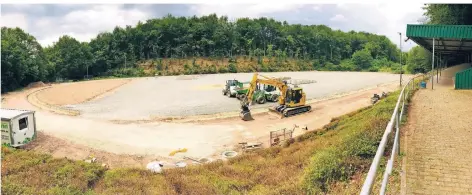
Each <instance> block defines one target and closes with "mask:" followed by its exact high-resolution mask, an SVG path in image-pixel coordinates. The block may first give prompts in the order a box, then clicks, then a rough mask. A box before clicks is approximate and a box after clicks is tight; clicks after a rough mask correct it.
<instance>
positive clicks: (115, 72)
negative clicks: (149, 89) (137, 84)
mask: <svg viewBox="0 0 472 195" xmlns="http://www.w3.org/2000/svg"><path fill="white" fill-rule="evenodd" d="M105 75H106V76H113V77H141V76H145V75H146V73H145V72H144V69H143V68H120V69H112V70H109V71H107V72H106V73H105Z"/></svg>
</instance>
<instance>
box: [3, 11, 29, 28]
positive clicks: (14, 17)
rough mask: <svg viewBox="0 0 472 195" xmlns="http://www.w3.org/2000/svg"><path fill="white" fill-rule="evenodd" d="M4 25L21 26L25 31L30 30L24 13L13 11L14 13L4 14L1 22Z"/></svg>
mask: <svg viewBox="0 0 472 195" xmlns="http://www.w3.org/2000/svg"><path fill="white" fill-rule="evenodd" d="M0 25H1V26H2V27H10V28H15V27H19V28H21V29H23V30H25V31H27V30H28V21H27V19H26V16H25V15H24V14H19V13H13V14H2V18H1V24H0Z"/></svg>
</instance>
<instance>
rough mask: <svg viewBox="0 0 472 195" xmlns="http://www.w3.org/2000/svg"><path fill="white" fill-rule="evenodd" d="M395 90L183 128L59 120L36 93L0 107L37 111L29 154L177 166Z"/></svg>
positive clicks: (316, 122) (315, 124) (320, 120)
mask: <svg viewBox="0 0 472 195" xmlns="http://www.w3.org/2000/svg"><path fill="white" fill-rule="evenodd" d="M115 86H116V85H115V84H111V85H109V84H106V85H102V87H103V89H102V88H97V91H109V92H107V93H113V90H112V91H110V88H113V87H115ZM53 87H54V86H53ZM396 88H397V83H392V84H388V85H382V86H377V87H373V88H372V89H368V90H363V91H358V92H355V93H352V94H349V95H346V96H343V97H339V98H335V99H330V100H321V101H318V102H315V103H313V104H312V107H313V111H312V112H311V113H307V114H304V115H300V116H295V117H290V118H286V119H275V118H273V117H271V116H270V115H267V114H261V115H255V116H254V117H255V119H256V120H254V121H250V122H244V121H241V120H240V119H239V118H230V119H219V120H207V121H201V122H185V123H171V122H155V121H152V122H146V123H134V122H133V123H129V124H116V123H114V122H111V121H109V120H103V119H97V118H86V117H82V116H80V115H79V116H67V115H60V114H55V113H51V112H49V111H47V110H43V109H39V108H37V107H35V106H33V105H31V104H30V103H29V102H28V100H27V98H26V97H27V96H28V94H31V93H33V92H35V91H36V90H40V89H41V88H39V89H29V90H24V91H19V92H15V93H11V94H7V95H5V97H6V100H5V101H4V102H3V105H2V106H3V107H6V108H17V109H18V108H19V109H30V110H36V111H37V127H38V131H40V132H41V134H40V135H39V139H38V140H37V144H36V145H33V146H32V147H31V149H33V150H37V151H43V152H48V153H51V154H53V155H54V156H56V157H68V158H72V159H79V160H80V159H84V158H85V157H87V156H89V155H93V156H96V157H98V159H101V160H102V161H101V162H104V163H107V164H109V165H110V166H112V167H121V166H144V165H145V164H146V163H147V162H149V161H150V160H151V159H154V158H159V159H161V160H166V161H168V162H175V161H180V160H181V159H182V157H183V155H185V156H190V157H194V158H199V157H210V158H214V159H218V158H220V155H219V154H220V153H221V152H222V151H224V150H229V149H233V148H234V146H235V145H237V143H239V142H242V141H261V142H263V143H264V144H265V145H266V146H267V143H268V136H269V132H270V131H271V130H276V129H279V128H283V127H288V128H291V127H293V125H294V124H297V125H300V126H307V127H308V129H310V130H314V129H317V128H320V127H322V126H323V125H325V124H327V123H328V122H329V121H330V120H331V119H332V118H334V117H337V116H340V115H343V114H346V113H349V112H352V111H355V110H357V109H359V108H362V107H365V106H368V105H369V104H370V97H371V96H372V94H373V93H381V92H382V91H393V90H394V89H396ZM90 94H93V96H94V97H95V96H97V95H99V93H93V92H92V93H90ZM83 99H87V98H83ZM302 133H304V131H302V130H296V131H295V135H299V134H302ZM178 148H188V152H186V153H185V154H178V155H176V156H175V157H169V156H168V154H169V153H170V152H171V151H173V150H175V149H178ZM117 159H119V160H117Z"/></svg>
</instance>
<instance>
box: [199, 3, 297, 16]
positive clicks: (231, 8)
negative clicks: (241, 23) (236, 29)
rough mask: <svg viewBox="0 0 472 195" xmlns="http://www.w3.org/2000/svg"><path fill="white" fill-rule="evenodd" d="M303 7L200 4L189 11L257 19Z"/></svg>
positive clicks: (276, 4) (200, 13) (291, 5)
mask: <svg viewBox="0 0 472 195" xmlns="http://www.w3.org/2000/svg"><path fill="white" fill-rule="evenodd" d="M301 7H303V5H296V4H279V3H271V4H206V5H204V4H200V5H194V6H192V7H191V8H190V9H191V11H193V12H195V14H196V15H198V16H201V15H208V14H213V13H216V14H217V15H218V16H219V15H226V16H228V17H229V18H240V17H248V18H257V17H262V16H264V15H265V14H270V13H274V12H286V11H296V10H297V9H299V8H301Z"/></svg>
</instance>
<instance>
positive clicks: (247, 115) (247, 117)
mask: <svg viewBox="0 0 472 195" xmlns="http://www.w3.org/2000/svg"><path fill="white" fill-rule="evenodd" d="M239 116H240V117H241V119H242V120H244V121H251V120H254V118H252V115H251V111H250V110H249V107H248V106H247V104H241V112H240V113H239Z"/></svg>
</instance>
